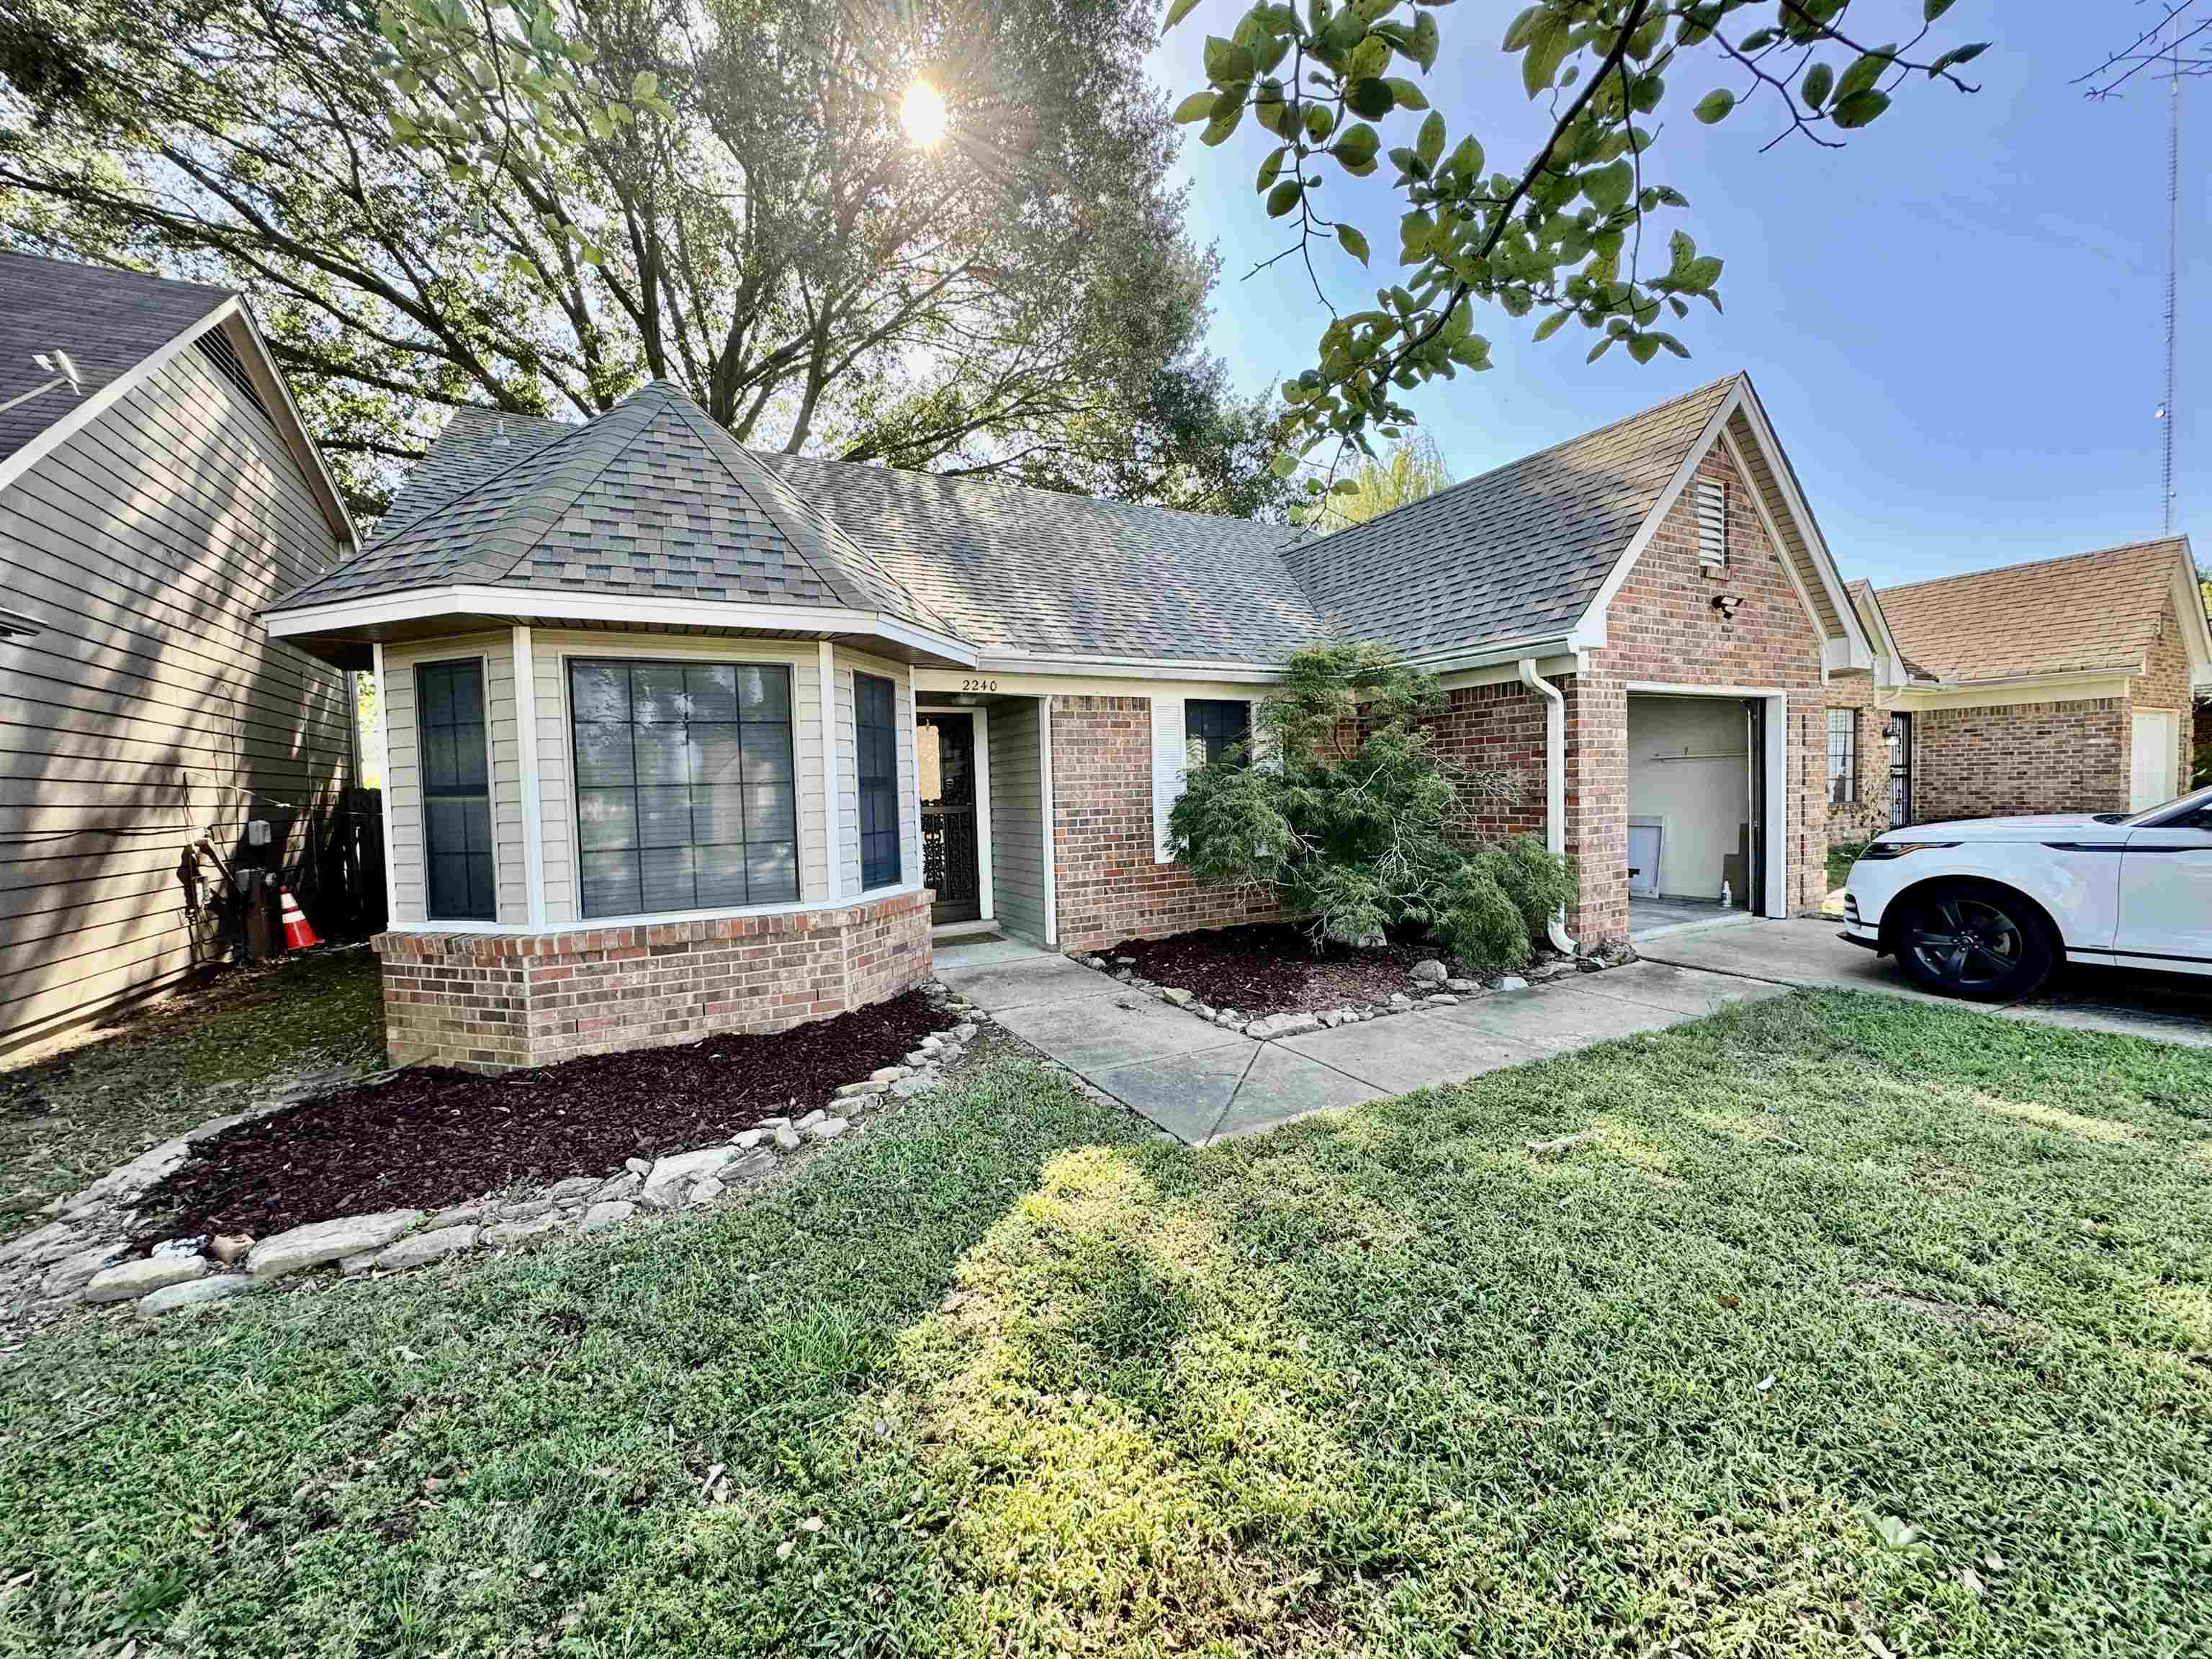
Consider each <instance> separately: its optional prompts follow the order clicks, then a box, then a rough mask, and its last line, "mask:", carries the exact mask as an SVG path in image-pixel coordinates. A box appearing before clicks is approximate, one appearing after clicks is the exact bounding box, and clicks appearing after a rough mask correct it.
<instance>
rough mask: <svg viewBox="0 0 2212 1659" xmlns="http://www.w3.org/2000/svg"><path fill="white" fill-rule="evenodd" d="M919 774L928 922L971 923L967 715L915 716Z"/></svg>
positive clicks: (976, 909)
mask: <svg viewBox="0 0 2212 1659" xmlns="http://www.w3.org/2000/svg"><path fill="white" fill-rule="evenodd" d="M915 767H916V769H917V770H918V772H919V773H920V775H921V777H920V784H921V879H922V882H923V884H925V885H927V886H928V887H931V888H933V889H935V890H936V893H937V902H936V903H935V904H933V906H931V907H930V912H929V919H930V921H932V922H933V923H944V922H948V921H975V920H976V919H977V918H978V917H979V916H981V915H982V914H983V892H982V882H981V877H980V875H979V873H978V868H977V864H976V858H975V717H974V716H973V715H970V714H918V715H916V716H915Z"/></svg>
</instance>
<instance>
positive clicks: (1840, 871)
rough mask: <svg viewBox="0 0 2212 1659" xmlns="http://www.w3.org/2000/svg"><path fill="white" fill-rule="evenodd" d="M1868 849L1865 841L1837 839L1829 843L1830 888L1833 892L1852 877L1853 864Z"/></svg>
mask: <svg viewBox="0 0 2212 1659" xmlns="http://www.w3.org/2000/svg"><path fill="white" fill-rule="evenodd" d="M1865 850H1866V843H1865V842H1863V841H1837V842H1829V843H1828V890H1829V891H1830V892H1833V891H1834V890H1836V889H1837V888H1838V887H1841V886H1842V885H1843V884H1844V883H1845V882H1847V881H1849V880H1850V878H1851V866H1853V865H1854V864H1857V862H1858V860H1859V854H1861V853H1863V852H1864V851H1865Z"/></svg>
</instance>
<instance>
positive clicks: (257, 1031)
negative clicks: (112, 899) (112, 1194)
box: [0, 950, 384, 1237]
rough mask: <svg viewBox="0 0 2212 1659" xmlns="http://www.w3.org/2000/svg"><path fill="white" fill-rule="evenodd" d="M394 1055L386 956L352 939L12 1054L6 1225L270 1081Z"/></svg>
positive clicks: (4, 1144) (3, 1090)
mask: <svg viewBox="0 0 2212 1659" xmlns="http://www.w3.org/2000/svg"><path fill="white" fill-rule="evenodd" d="M383 1055H384V1009H383V996H382V992H381V989H380V982H379V980H378V978H377V969H376V958H375V957H374V956H372V955H370V954H369V952H368V951H366V950H353V951H319V952H317V953H315V954H314V955H313V956H305V957H294V958H291V959H289V960H283V961H280V962H278V963H275V964H273V965H271V966H270V967H267V968H261V969H247V970H233V971H231V972H228V973H226V974H224V975H222V977H220V978H218V979H216V981H214V982H213V983H212V984H210V986H208V987H206V988H204V989H203V990H199V991H196V992H190V993H186V994H182V995H179V996H175V997H172V998H169V999H167V1000H164V1001H162V1002H160V1003H158V1004H155V1005H153V1006H149V1007H147V1008H144V1009H142V1010H138V1011H137V1012H133V1013H132V1014H131V1015H130V1016H129V1017H128V1018H126V1020H125V1023H124V1024H122V1025H121V1026H120V1027H119V1029H118V1030H117V1032H116V1034H115V1035H114V1036H106V1037H102V1038H100V1039H99V1040H97V1041H95V1042H88V1043H84V1044H82V1045H80V1046H78V1047H76V1048H70V1049H67V1050H64V1052H62V1053H59V1054H54V1055H53V1056H52V1057H51V1058H49V1059H46V1060H38V1061H35V1062H33V1063H31V1064H27V1065H16V1064H12V1063H10V1062H8V1061H5V1060H0V1170H4V1171H5V1172H6V1173H5V1174H4V1175H0V1237H6V1236H8V1235H9V1234H12V1233H15V1232H19V1231H22V1230H23V1229H24V1228H26V1227H27V1226H28V1225H30V1223H31V1221H32V1219H33V1212H35V1211H36V1210H37V1209H38V1208H39V1206H41V1205H43V1204H44V1203H46V1200H48V1199H51V1198H58V1197H60V1196H63V1195H64V1194H69V1193H73V1192H76V1191H78V1190H79V1189H80V1188H84V1187H86V1186H88V1185H89V1184H90V1183H91V1182H94V1181H97V1180H98V1179H99V1178H100V1176H104V1175H106V1173H107V1172H108V1171H109V1170H112V1169H113V1168H114V1167H115V1166H116V1165H117V1164H124V1163H127V1162H128V1161H129V1160H130V1159H131V1158H136V1157H137V1155H138V1154H139V1153H141V1152H144V1151H146V1150H147V1149H148V1148H149V1147H150V1146H158V1145H159V1144H160V1143H161V1142H162V1141H164V1140H167V1139H169V1137H170V1136H172V1135H174V1134H179V1133H182V1132H183V1131H185V1130H186V1129H189V1128H191V1127H192V1126H193V1125H195V1124H197V1123H203V1122H205V1121H207V1120H208V1119H209V1118H210V1117H217V1116H221V1115H222V1114H223V1113H225V1112H228V1111H233V1110H235V1109H237V1108H238V1107H240V1106H242V1105H244V1104H245V1103H246V1102H247V1101H248V1100H250V1099H251V1098H252V1095H253V1091H254V1090H255V1088H256V1087H257V1086H258V1085H264V1084H268V1083H270V1082H274V1081H277V1080H281V1079H284V1078H286V1077H289V1076H291V1075H295V1074H296V1073H301V1072H313V1071H320V1070H324V1069H326V1068H328V1067H331V1066H343V1065H359V1066H374V1065H377V1064H380V1062H381V1061H382V1059H383Z"/></svg>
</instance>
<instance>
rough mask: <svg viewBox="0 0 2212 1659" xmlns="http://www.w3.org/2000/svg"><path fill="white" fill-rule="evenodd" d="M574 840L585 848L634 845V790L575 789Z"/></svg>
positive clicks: (635, 842) (635, 806)
mask: <svg viewBox="0 0 2212 1659" xmlns="http://www.w3.org/2000/svg"><path fill="white" fill-rule="evenodd" d="M576 839H577V842H578V844H579V845H580V846H583V847H587V848H594V847H596V848H606V847H635V846H636V845H637V792H636V791H635V790H634V789H579V790H578V791H577V792H576Z"/></svg>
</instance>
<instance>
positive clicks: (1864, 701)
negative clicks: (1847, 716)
mask: <svg viewBox="0 0 2212 1659" xmlns="http://www.w3.org/2000/svg"><path fill="white" fill-rule="evenodd" d="M1827 706H1828V707H1829V708H1848V709H1850V710H1851V711H1852V712H1853V713H1855V714H1857V716H1858V749H1859V764H1858V780H1857V781H1858V790H1857V796H1858V798H1857V799H1856V800H1852V801H1848V802H1844V803H1842V804H1840V805H1839V804H1838V802H1837V801H1836V800H1835V799H1833V798H1832V797H1831V799H1829V801H1828V838H1829V840H1831V841H1832V842H1861V841H1867V840H1869V839H1871V838H1872V837H1873V836H1878V835H1880V834H1881V832H1882V831H1883V830H1885V829H1888V828H1889V711H1888V710H1887V709H1886V708H1877V707H1875V683H1874V676H1873V675H1871V674H1838V675H1836V676H1835V677H1834V678H1832V679H1830V680H1829V682H1828V693H1827ZM1821 742H1822V744H1823V745H1825V744H1826V742H1827V733H1826V729H1825V727H1824V729H1823V730H1822V732H1821ZM1824 755H1825V748H1824ZM1824 775H1825V774H1824Z"/></svg>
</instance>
